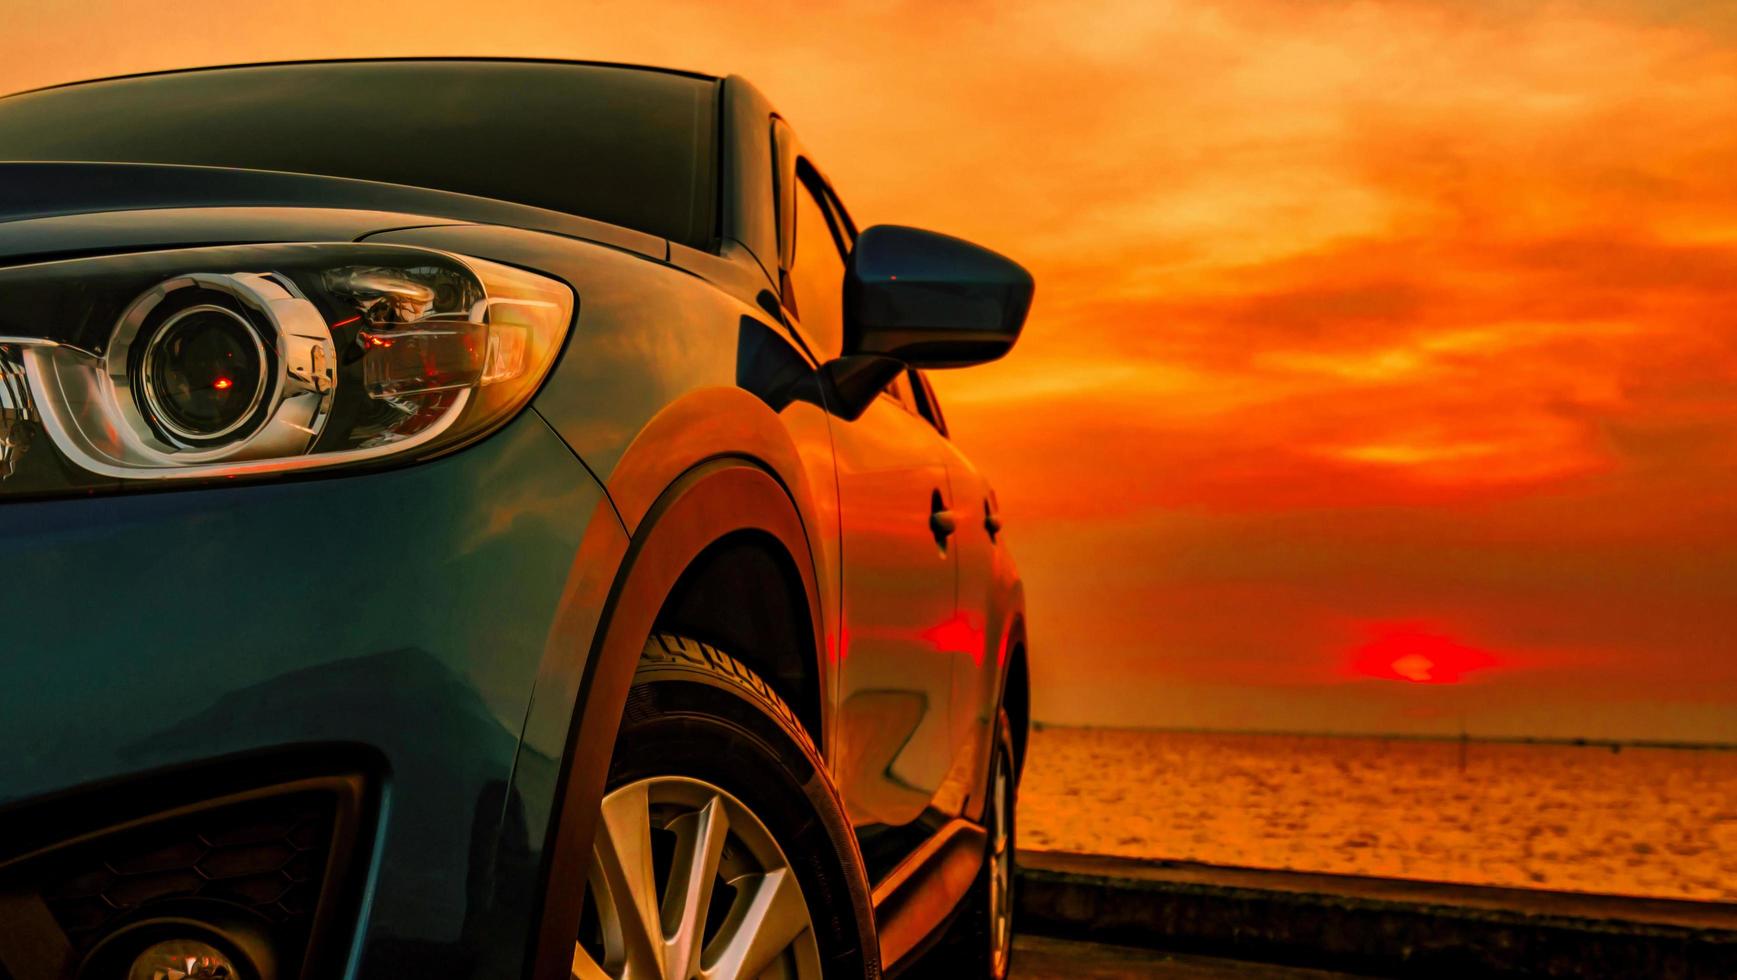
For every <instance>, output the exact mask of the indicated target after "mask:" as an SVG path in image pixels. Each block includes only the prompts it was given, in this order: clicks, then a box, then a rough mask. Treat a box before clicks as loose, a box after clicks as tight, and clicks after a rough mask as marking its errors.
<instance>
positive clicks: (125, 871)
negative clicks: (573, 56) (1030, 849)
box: [0, 60, 1032, 980]
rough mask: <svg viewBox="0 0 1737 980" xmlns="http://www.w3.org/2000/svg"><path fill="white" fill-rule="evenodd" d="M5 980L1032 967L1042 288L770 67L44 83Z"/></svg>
mask: <svg viewBox="0 0 1737 980" xmlns="http://www.w3.org/2000/svg"><path fill="white" fill-rule="evenodd" d="M0 161H5V162H0V541H3V542H4V549H3V551H0V743H3V744H4V745H5V746H6V751H5V752H4V754H0V977H4V978H6V980H68V978H77V980H180V978H205V980H209V978H219V977H221V978H234V980H286V978H297V977H300V978H309V980H311V978H325V977H353V978H419V980H424V978H441V977H531V978H556V977H583V978H597V977H612V978H634V980H643V978H649V977H663V978H683V980H685V978H707V980H724V978H750V977H770V978H801V980H809V978H817V977H822V976H824V977H875V976H879V975H880V974H881V972H882V970H883V968H885V969H886V970H887V971H888V972H892V971H895V970H902V969H909V968H910V967H912V966H913V965H920V966H921V968H922V969H924V970H925V971H931V970H932V971H941V970H945V971H946V972H947V974H948V975H951V976H985V977H1002V976H1005V975H1006V973H1007V967H1008V959H1009V955H1010V950H1011V936H1012V910H1011V903H1010V882H1011V880H1012V871H1013V868H1012V860H1013V846H1012V840H1013V824H1014V800H1015V793H1016V789H1017V786H1018V781H1019V773H1020V765H1021V760H1022V755H1023V753H1024V748H1025V742H1026V737H1025V733H1026V723H1027V715H1028V703H1029V695H1028V687H1029V685H1028V681H1027V677H1028V672H1027V668H1026V663H1027V654H1026V645H1025V632H1024V612H1023V608H1024V606H1023V598H1022V592H1021V586H1020V580H1019V576H1018V573H1017V572H1016V570H1015V567H1014V564H1013V561H1012V559H1011V558H1010V556H1009V554H1008V550H1007V547H1006V544H1005V542H1004V540H1003V537H1004V532H1003V530H1002V524H1001V516H1000V514H999V512H998V510H997V507H996V500H995V495H994V493H993V492H992V491H991V490H990V489H989V486H988V484H987V483H986V482H985V480H984V478H983V476H982V475H981V474H980V473H979V472H978V471H977V469H976V468H975V467H974V466H973V465H972V464H971V462H970V461H969V460H968V459H967V458H966V457H965V456H964V455H962V454H961V453H960V452H959V451H958V450H957V449H956V448H955V447H954V446H953V444H952V443H951V442H950V441H949V440H948V438H947V425H946V421H945V419H944V418H943V415H942V412H941V406H940V404H939V403H938V402H937V401H936V399H935V394H934V392H933V390H932V389H931V388H930V385H929V382H928V380H927V378H926V376H925V372H926V371H929V370H931V369H941V368H958V367H965V366H969V365H972V364H978V363H981V362H986V361H990V360H994V359H995V358H998V357H1000V356H1002V355H1003V354H1004V353H1006V352H1007V350H1008V349H1009V348H1010V347H1011V346H1012V344H1013V343H1014V341H1015V340H1016V339H1017V337H1018V336H1019V332H1020V329H1021V326H1022V324H1023V322H1024V320H1025V316H1026V311H1027V309H1028V307H1029V305H1030V301H1031V295H1032V280H1031V277H1030V276H1029V275H1028V274H1027V273H1026V272H1025V271H1024V270H1023V269H1021V268H1020V267H1019V266H1018V265H1016V264H1014V263H1013V262H1011V261H1009V260H1008V259H1006V258H1003V257H1001V256H999V255H997V254H995V253H993V252H990V251H988V250H986V249H983V248H979V247H977V246H974V245H971V244H968V243H966V242H963V241H960V240H958V239H954V238H949V237H947V236H944V235H939V234H935V233H931V232H925V231H919V230H916V229H913V228H906V227H900V226H891V225H883V226H877V227H871V228H866V229H863V230H860V231H859V230H858V228H857V226H856V225H855V223H854V222H853V221H852V220H851V217H850V214H849V213H848V212H847V211H846V210H845V208H844V205H843V203H842V202H841V201H840V200H839V197H838V195H837V194H836V193H835V192H834V191H833V189H832V187H831V186H830V185H829V184H828V182H827V180H826V178H825V176H824V175H823V173H822V171H821V170H820V168H819V167H818V166H817V164H816V163H815V161H814V160H813V159H811V158H810V156H809V155H808V153H807V152H806V151H805V150H804V149H803V147H802V145H801V143H800V142H798V140H797V139H796V137H795V135H794V134H793V133H792V132H791V130H790V128H789V127H788V126H787V125H786V124H785V122H784V121H783V120H782V119H781V118H780V117H779V116H778V114H777V113H776V112H774V111H773V110H772V108H771V107H770V106H769V105H768V103H767V102H766V100H765V99H764V98H763V97H762V96H761V95H760V94H759V93H758V92H757V91H756V90H755V89H754V88H753V87H752V86H750V85H749V84H748V83H747V82H745V81H743V80H742V79H740V78H735V77H729V78H714V77H708V76H702V75H695V74H688V73H683V72H673V71H662V70H654V69H644V68H632V67H624V66H614V65H597V64H580V63H566V62H540V61H507V60H404V61H347V62H321V63H302V64H275V65H256V66H246V67H235V68H219V69H209V70H199V71H189V72H175V73H168V74H157V75H145V76H136V77H129V78H120V79H111V80H105V81H97V82H88V83H83V84H77V85H71V86H64V87H59V88H53V89H45V90H41V91H36V92H29V93H24V94H21V95H15V96H11V97H9V98H5V99H0Z"/></svg>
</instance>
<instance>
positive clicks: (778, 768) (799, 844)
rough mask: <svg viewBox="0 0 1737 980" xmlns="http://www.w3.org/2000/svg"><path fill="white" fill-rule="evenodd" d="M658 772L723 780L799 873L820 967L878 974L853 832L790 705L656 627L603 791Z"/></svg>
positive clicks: (723, 660) (840, 973)
mask: <svg viewBox="0 0 1737 980" xmlns="http://www.w3.org/2000/svg"><path fill="white" fill-rule="evenodd" d="M668 776H685V777H688V778H691V779H698V780H703V781H705V782H708V783H711V784H713V785H715V786H717V787H719V788H721V789H724V790H726V791H728V792H729V793H730V794H732V795H733V796H735V797H736V799H738V800H740V801H741V802H742V803H743V804H744V805H745V806H747V807H748V808H749V809H750V810H751V811H753V813H754V814H755V815H756V816H758V817H759V818H760V820H761V821H762V822H763V823H764V824H765V825H766V829H767V830H769V831H770V832H771V834H772V836H773V838H774V839H775V840H776V841H777V842H778V845H779V847H780V848H781V849H782V850H783V851H784V854H785V856H786V858H787V859H788V861H789V862H790V866H791V868H792V869H793V870H794V871H795V874H796V878H797V880H798V881H799V882H800V884H801V887H802V895H803V898H804V900H805V902H806V904H807V906H808V909H809V915H810V918H811V920H812V926H813V929H814V933H815V939H816V940H817V943H818V945H819V948H820V960H821V967H822V969H823V971H824V974H825V976H826V977H828V978H832V977H864V978H869V980H875V978H878V977H879V976H880V972H881V971H880V947H879V942H878V940H877V938H876V934H875V925H874V906H873V902H872V899H871V898H870V890H869V885H868V881H867V876H866V874H865V872H864V869H863V863H862V855H861V853H860V851H859V850H858V849H857V843H856V836H855V834H854V833H853V832H852V830H851V826H850V822H849V820H848V819H847V818H846V816H845V812H844V806H843V804H842V803H841V802H840V800H839V797H838V793H837V791H836V790H835V789H834V787H833V785H832V782H831V779H830V778H829V777H828V775H827V769H826V765H825V763H824V761H823V760H822V759H821V756H820V753H819V751H818V750H817V749H816V748H815V746H814V743H813V741H812V740H811V739H810V738H809V737H808V734H807V732H806V731H804V729H803V727H802V725H801V723H800V722H799V721H798V720H797V718H796V715H795V713H794V712H792V711H791V710H790V707H789V706H788V705H787V704H785V703H784V700H783V699H782V698H780V697H779V696H778V695H777V694H776V693H774V692H773V691H772V689H771V688H769V687H767V686H766V683H765V682H764V681H762V680H761V679H760V678H759V677H758V676H756V675H755V674H754V672H753V671H751V670H749V669H748V668H747V667H745V666H743V665H742V664H741V663H740V662H738V661H737V660H736V659H735V658H733V657H731V656H729V655H728V654H726V653H724V652H723V651H721V650H718V649H717V648H715V647H712V646H709V645H707V644H703V643H699V642H696V641H694V640H690V639H687V638H684V637H678V636H672V635H666V634H655V635H653V636H652V637H651V638H650V640H648V641H647V643H646V647H645V650H644V652H643V653H642V654H641V656H640V663H639V667H638V670H637V672H636V674H635V676H634V681H633V687H632V689H631V690H630V691H629V693H628V698H627V705H626V708H625V709H624V711H623V713H622V719H621V729H620V733H619V734H618V736H617V738H616V744H615V750H614V755H613V757H612V758H611V760H610V764H609V778H608V790H607V791H612V790H614V789H616V788H617V787H621V786H625V785H628V784H630V783H633V782H636V781H639V780H644V779H651V778H656V777H668ZM607 791H606V792H607Z"/></svg>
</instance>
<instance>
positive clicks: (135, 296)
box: [0, 244, 573, 496]
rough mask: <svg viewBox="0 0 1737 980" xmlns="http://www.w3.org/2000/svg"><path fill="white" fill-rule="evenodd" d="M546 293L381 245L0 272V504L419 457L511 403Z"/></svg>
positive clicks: (539, 330)
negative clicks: (21, 497)
mask: <svg viewBox="0 0 1737 980" xmlns="http://www.w3.org/2000/svg"><path fill="white" fill-rule="evenodd" d="M572 315H573V294H572V292H571V291H570V290H569V289H568V288H567V287H566V286H565V285H563V284H562V283H559V282H557V281H555V280H553V279H549V278H546V277H544V276H540V275H535V274H533V273H529V272H524V271H522V270H519V269H514V268H510V267H507V266H503V265H499V264H496V263H493V262H488V261H485V260H481V259H474V258H468V257H464V256H456V255H451V254H447V253H442V252H433V251H428V250H424V249H415V248H405V247H399V246H385V245H354V244H335V245H270V246H233V247H224V248H206V249H185V250H176V251H165V252H150V253H142V254H134V255H121V256H106V257H101V258H92V259H75V260H69V261H63V262H49V263H42V264H39V265H31V266H20V267H15V268H11V269H0V496H9V495H17V494H52V493H64V492H67V491H88V490H100V489H108V488H113V487H118V486H122V485H126V484H129V483H137V482H140V481H159V482H160V481H164V480H187V479H212V478H231V477H238V476H255V475H265V474H271V473H277V472H283V471H287V470H302V469H311V468H317V467H329V466H343V465H356V464H362V463H366V462H370V461H376V460H380V459H382V458H385V457H390V456H412V457H424V456H428V455H432V454H435V453H438V452H440V451H443V450H445V449H449V448H451V447H453V446H454V445H456V444H458V443H461V442H465V441H468V440H470V439H473V438H476V437H478V436H480V435H482V434H483V433H485V432H487V431H488V430H490V429H491V428H493V427H494V426H496V425H498V424H499V423H501V422H502V421H504V420H505V419H506V418H507V417H509V416H510V415H512V414H513V413H514V412H516V411H518V410H519V409H520V408H521V407H523V406H524V404H525V402H526V401H528V400H529V398H530V396H531V395H532V394H533V393H534V392H535V391H536V388H537V386H538V385H539V384H540V383H541V382H542V380H543V378H544V376H546V375H547V373H548V371H549V368H550V366H551V365H552V364H553V363H554V360H555V356H556V354H557V353H558V352H559V350H560V347H561V342H562V340H563V338H564V336H565V333H566V329H567V326H568V324H569V323H570V322H571V320H572Z"/></svg>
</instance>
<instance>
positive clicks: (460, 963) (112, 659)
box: [0, 412, 607, 977]
mask: <svg viewBox="0 0 1737 980" xmlns="http://www.w3.org/2000/svg"><path fill="white" fill-rule="evenodd" d="M601 500H602V492H601V490H600V489H599V487H598V486H597V484H596V482H595V481H594V480H593V479H592V478H591V476H590V475H589V474H588V473H587V472H586V471H585V469H584V467H583V466H581V465H580V463H579V462H578V461H577V460H576V459H575V458H574V457H573V456H572V454H571V453H570V452H569V451H568V450H567V448H566V447H565V446H564V445H563V444H562V443H561V442H560V440H559V439H558V437H556V436H555V435H554V434H553V433H552V432H551V431H550V430H549V429H548V427H547V426H546V425H544V424H543V422H542V421H541V419H540V418H538V417H537V416H536V415H535V414H534V413H531V412H526V413H524V414H523V415H521V416H520V417H519V418H518V419H516V420H515V421H513V422H512V423H511V424H509V425H508V426H507V427H506V428H505V429H503V430H502V431H501V432H499V433H497V434H495V435H494V436H493V437H491V438H490V439H488V440H486V441H485V442H483V443H481V444H480V445H477V446H474V447H471V448H469V449H466V450H464V451H462V452H459V453H456V454H453V455H450V456H447V457H445V458H442V459H439V460H435V461H433V462H430V463H426V464H422V465H417V466H411V467H407V468H404V469H398V470H392V471H388V472H382V473H375V474H368V475H352V476H328V477H323V478H316V479H303V480H295V481H286V482H279V483H270V484H259V485H249V486H237V487H224V488H217V489H203V490H182V491H170V492H152V493H138V494H129V495H117V496H108V497H99V498H92V499H86V500H58V501H45V502H30V503H8V504H5V505H0V542H3V551H0V744H4V745H5V746H6V747H7V751H5V752H4V753H0V864H3V863H4V862H6V861H8V860H10V859H14V858H16V857H17V854H16V852H15V848H16V845H15V844H13V843H8V836H9V835H8V834H7V833H5V832H3V831H4V829H5V828H7V827H12V828H21V827H23V826H25V825H26V824H27V823H33V822H34V825H38V826H39V825H40V823H41V815H42V814H44V813H49V812H51V811H54V812H62V813H64V812H67V808H68V807H74V808H76V807H77V806H78V805H79V801H80V800H82V799H85V798H87V797H88V799H90V800H92V801H96V800H99V799H100V800H102V801H104V802H103V803H102V804H101V805H102V806H105V807H106V806H110V805H113V801H116V800H125V799H126V798H127V796H128V793H129V788H131V787H137V788H138V791H139V793H140V795H141V796H142V797H149V796H151V794H152V793H153V790H152V786H153V785H154V784H155V783H157V782H160V781H162V780H172V781H173V782H174V785H176V786H177V787H180V789H178V790H177V792H192V793H196V792H197V789H188V788H187V787H189V786H190V785H191V786H194V787H196V786H197V779H191V780H190V779H189V778H188V774H189V773H194V774H197V773H198V772H200V771H201V769H202V768H204V767H210V768H211V769H212V770H213V771H214V772H215V771H217V770H219V769H221V770H222V771H223V772H224V773H225V774H226V775H225V776H224V777H223V778H224V779H225V780H231V781H233V780H234V779H236V778H237V775H236V774H237V772H240V773H242V774H243V775H242V776H241V777H240V778H243V779H245V778H246V776H245V774H246V773H247V772H248V769H249V765H250V763H249V760H252V759H256V758H257V759H260V760H280V759H283V758H289V757H293V758H296V759H299V760H302V761H300V762H298V763H297V765H303V766H308V765H312V766H314V767H316V768H317V767H319V766H322V765H327V764H328V762H326V761H320V760H329V765H330V766H331V768H332V769H333V770H334V772H333V773H332V774H333V775H337V774H338V773H337V772H336V770H344V771H349V772H359V773H362V774H363V778H364V779H365V780H366V781H367V782H368V783H369V784H370V785H369V790H368V798H369V799H370V801H371V802H370V804H369V806H368V807H367V808H365V810H366V812H364V813H363V814H362V818H361V821H360V824H359V828H358V835H357V838H358V845H359V846H358V848H357V850H356V853H357V854H358V855H361V857H359V858H358V861H359V863H360V864H361V865H362V866H361V867H359V868H357V869H355V872H356V873H355V874H353V875H352V876H351V877H350V879H349V881H350V882H351V883H352V884H351V887H352V888H353V889H354V890H355V895H354V902H353V904H352V906H351V908H352V909H353V910H354V911H353V912H352V913H350V914H349V916H348V918H349V919H350V920H351V921H349V922H345V923H343V926H344V928H343V929H341V930H339V933H340V934H353V939H352V940H348V941H347V942H348V949H347V950H344V951H341V953H342V955H340V956H339V957H337V959H336V961H337V962H344V963H346V964H347V966H346V967H345V971H344V972H345V973H346V974H347V975H350V976H379V977H386V976H423V977H428V976H458V975H467V976H468V975H508V974H517V973H519V972H520V967H521V959H522V956H523V953H524V946H525V938H526V936H527V935H528V922H527V921H526V920H525V915H526V914H527V910H528V909H530V908H532V907H534V898H533V896H534V895H535V893H536V885H537V882H536V877H537V874H536V869H537V867H538V864H539V859H540V855H539V854H538V850H539V848H540V847H541V845H542V842H543V841H544V840H545V837H546V835H545V830H546V828H543V827H530V826H526V820H527V818H526V817H525V814H527V813H530V814H547V813H548V812H549V811H550V809H551V801H550V800H547V799H535V800H531V799H524V798H522V793H523V792H530V793H533V794H538V795H541V794H545V793H548V792H552V787H544V786H542V784H537V785H536V786H533V787H532V788H530V789H529V790H525V789H524V788H522V787H515V786H514V784H513V776H514V760H515V757H516V755H517V753H518V750H519V742H520V735H521V730H522V728H523V726H524V722H525V718H526V712H527V708H528V706H529V704H530V701H531V696H532V688H533V685H534V683H535V681H536V677H537V672H538V667H539V664H540V663H541V662H542V661H543V659H544V657H545V654H546V649H545V648H546V646H547V645H548V643H549V642H550V637H551V635H552V630H553V629H554V624H555V623H556V622H557V621H558V619H559V616H560V607H561V603H562V596H563V590H564V587H565V585H566V582H567V579H568V577H569V575H570V574H571V573H572V570H573V568H574V557H575V554H576V553H577V551H578V548H579V543H580V540H581V538H582V537H583V536H584V535H585V533H586V530H587V524H588V522H589V521H590V520H591V519H592V517H593V515H595V514H597V513H599V507H598V504H599V502H600V501H601ZM603 511H604V512H605V513H607V509H606V508H604V509H603ZM575 655H576V656H577V655H580V653H579V651H575ZM276 765H277V763H276V761H272V762H270V763H269V764H268V763H266V762H263V761H262V762H261V763H260V764H259V765H258V766H257V767H256V771H257V773H258V774H259V778H261V779H269V778H275V777H273V776H272V775H271V774H272V773H273V772H275V771H276V770H275V768H274V767H275V766H276ZM162 784H163V785H167V783H162ZM188 802H192V801H188ZM97 805H98V804H96V803H95V802H93V803H92V804H91V806H97ZM87 816H88V814H87Z"/></svg>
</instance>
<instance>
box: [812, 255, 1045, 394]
mask: <svg viewBox="0 0 1737 980" xmlns="http://www.w3.org/2000/svg"><path fill="white" fill-rule="evenodd" d="M1032 289H1033V283H1032V278H1031V273H1029V272H1027V271H1025V269H1024V268H1023V267H1022V266H1020V265H1019V263H1017V262H1014V261H1013V260H1012V259H1009V258H1007V257H1005V256H1003V255H999V254H997V253H995V252H992V251H990V250H989V249H986V248H983V247H982V246H980V245H973V244H972V243H970V242H967V241H964V240H963V239H959V238H953V237H951V236H948V235H941V234H937V233H935V232H932V231H923V230H921V229H918V228H906V227H903V226H900V225H876V226H875V227H873V228H869V229H867V230H866V231H864V232H863V233H862V234H861V235H858V236H857V240H856V247H855V248H854V249H852V250H851V254H850V260H849V262H848V263H847V264H846V268H845V276H844V353H845V354H846V355H847V356H852V355H862V356H871V357H885V358H892V359H894V360H897V361H902V362H903V363H905V364H909V365H911V366H912V367H918V368H950V367H968V366H970V365H973V364H983V363H985V362H988V361H993V360H995V359H997V358H999V357H1001V356H1002V355H1004V354H1006V353H1007V352H1008V350H1010V349H1011V348H1012V347H1013V344H1014V341H1016V340H1018V339H1019V332H1020V330H1021V329H1022V328H1023V327H1024V326H1025V316H1026V313H1027V312H1028V311H1029V310H1030V309H1031V294H1032Z"/></svg>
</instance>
